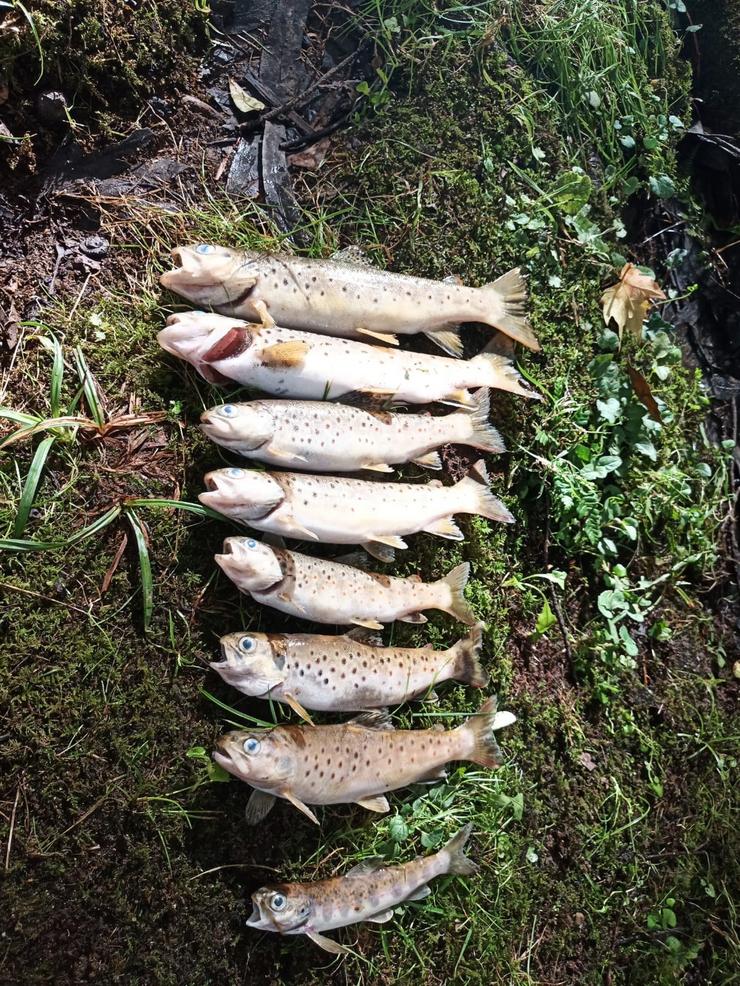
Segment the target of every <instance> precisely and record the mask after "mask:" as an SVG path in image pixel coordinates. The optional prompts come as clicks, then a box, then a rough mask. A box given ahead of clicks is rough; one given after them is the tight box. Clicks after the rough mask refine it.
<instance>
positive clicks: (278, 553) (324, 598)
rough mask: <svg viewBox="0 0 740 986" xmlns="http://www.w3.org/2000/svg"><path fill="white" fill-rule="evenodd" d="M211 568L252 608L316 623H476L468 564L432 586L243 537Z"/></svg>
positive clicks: (229, 544)
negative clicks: (468, 596)
mask: <svg viewBox="0 0 740 986" xmlns="http://www.w3.org/2000/svg"><path fill="white" fill-rule="evenodd" d="M216 562H217V564H218V565H220V567H221V568H222V569H223V571H224V572H225V573H226V575H228V577H229V578H230V579H231V580H232V582H234V584H235V585H236V586H237V587H238V588H239V589H240V590H241V591H242V592H246V593H247V594H248V595H250V596H251V597H252V598H253V599H254V600H255V601H256V602H258V603H263V604H264V605H265V606H272V607H273V608H274V609H279V610H281V611H282V612H283V613H289V614H290V615H291V616H300V617H301V618H302V619H304V620H313V621H314V622H315V623H335V624H339V625H341V624H355V625H356V626H364V627H368V628H369V629H371V630H381V629H382V627H383V624H384V623H392V622H393V620H402V621H403V622H404V623H426V622H427V619H426V617H425V616H424V615H423V610H425V609H439V610H441V611H442V612H444V613H449V614H450V615H451V616H454V617H455V618H456V619H458V620H460V621H461V622H463V623H467V624H468V626H475V624H476V623H477V622H478V620H477V617H476V616H475V614H474V613H473V611H472V610H471V608H470V606H469V605H468V604H467V602H466V601H465V598H464V596H463V590H464V588H465V585H466V583H467V581H468V575H469V572H470V565H469V564H468V562H464V563H463V564H462V565H458V566H457V568H454V569H453V570H452V571H451V572H449V573H448V574H447V575H445V577H444V578H442V579H439V580H438V581H437V582H422V581H421V580H420V579H418V578H417V577H415V576H410V577H409V578H405V579H403V578H394V577H393V576H391V575H382V574H380V573H379V572H365V571H363V570H362V569H359V568H355V567H353V566H352V565H344V564H341V563H340V562H336V561H327V560H326V559H324V558H313V557H311V556H310V555H302V554H299V553H298V552H297V551H287V550H286V549H284V548H274V547H271V546H270V545H267V544H263V543H261V542H260V541H256V540H255V539H254V538H245V537H229V538H226V540H225V541H224V547H223V554H220V555H216Z"/></svg>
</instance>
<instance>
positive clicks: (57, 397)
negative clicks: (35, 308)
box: [48, 332, 64, 418]
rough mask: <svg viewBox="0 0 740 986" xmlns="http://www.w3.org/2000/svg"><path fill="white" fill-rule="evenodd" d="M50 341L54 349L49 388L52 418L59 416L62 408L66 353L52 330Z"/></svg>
mask: <svg viewBox="0 0 740 986" xmlns="http://www.w3.org/2000/svg"><path fill="white" fill-rule="evenodd" d="M48 338H49V342H50V343H51V350H52V365H51V385H50V389H49V405H50V407H51V416H52V418H58V417H59V412H60V409H61V399H62V379H63V378H64V353H63V352H62V347H61V345H60V343H59V340H58V339H57V337H56V336H55V335H53V334H52V333H51V332H50V333H49V336H48Z"/></svg>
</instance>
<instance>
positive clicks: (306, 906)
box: [247, 883, 312, 934]
mask: <svg viewBox="0 0 740 986" xmlns="http://www.w3.org/2000/svg"><path fill="white" fill-rule="evenodd" d="M311 910H312V903H311V898H310V897H309V896H308V894H307V893H306V892H305V890H304V889H303V888H302V887H301V886H300V885H299V884H296V883H280V884H277V885H275V886H272V887H260V889H259V890H256V891H255V892H254V893H253V894H252V913H251V915H250V916H249V917H248V918H247V927H248V928H255V929H257V930H258V931H277V932H278V933H279V934H285V932H287V931H294V930H295V929H296V928H300V927H301V926H302V925H304V924H306V923H307V921H308V920H309V918H310V917H311Z"/></svg>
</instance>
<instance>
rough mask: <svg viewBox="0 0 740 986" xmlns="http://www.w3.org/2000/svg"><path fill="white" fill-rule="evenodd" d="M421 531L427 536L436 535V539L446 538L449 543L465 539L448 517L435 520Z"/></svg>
mask: <svg viewBox="0 0 740 986" xmlns="http://www.w3.org/2000/svg"><path fill="white" fill-rule="evenodd" d="M463 482H464V480H463ZM423 530H424V531H426V533H427V534H436V535H437V537H440V538H447V539H448V540H449V541H463V540H464V539H465V535H464V534H463V532H462V531H461V530H460V528H459V527H458V526H457V524H456V523H455V521H454V520H452V518H450V517H443V518H442V519H441V520H435V522H434V523H433V524H429V525H428V526H427V527H424V528H423Z"/></svg>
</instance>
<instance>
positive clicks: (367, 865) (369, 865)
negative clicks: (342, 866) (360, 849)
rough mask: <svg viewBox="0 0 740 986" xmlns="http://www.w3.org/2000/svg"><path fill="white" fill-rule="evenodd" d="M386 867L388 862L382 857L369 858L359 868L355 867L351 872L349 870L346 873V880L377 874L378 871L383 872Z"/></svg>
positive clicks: (358, 865) (359, 864)
mask: <svg viewBox="0 0 740 986" xmlns="http://www.w3.org/2000/svg"><path fill="white" fill-rule="evenodd" d="M385 865H386V862H385V859H384V858H383V857H382V856H368V858H367V859H363V860H362V862H360V863H358V864H357V866H353V867H352V869H351V870H348V871H347V873H345V878H350V879H352V878H354V877H358V876H368V875H369V874H370V873H376V872H377V871H378V870H382V869H383V867H384V866H385Z"/></svg>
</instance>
